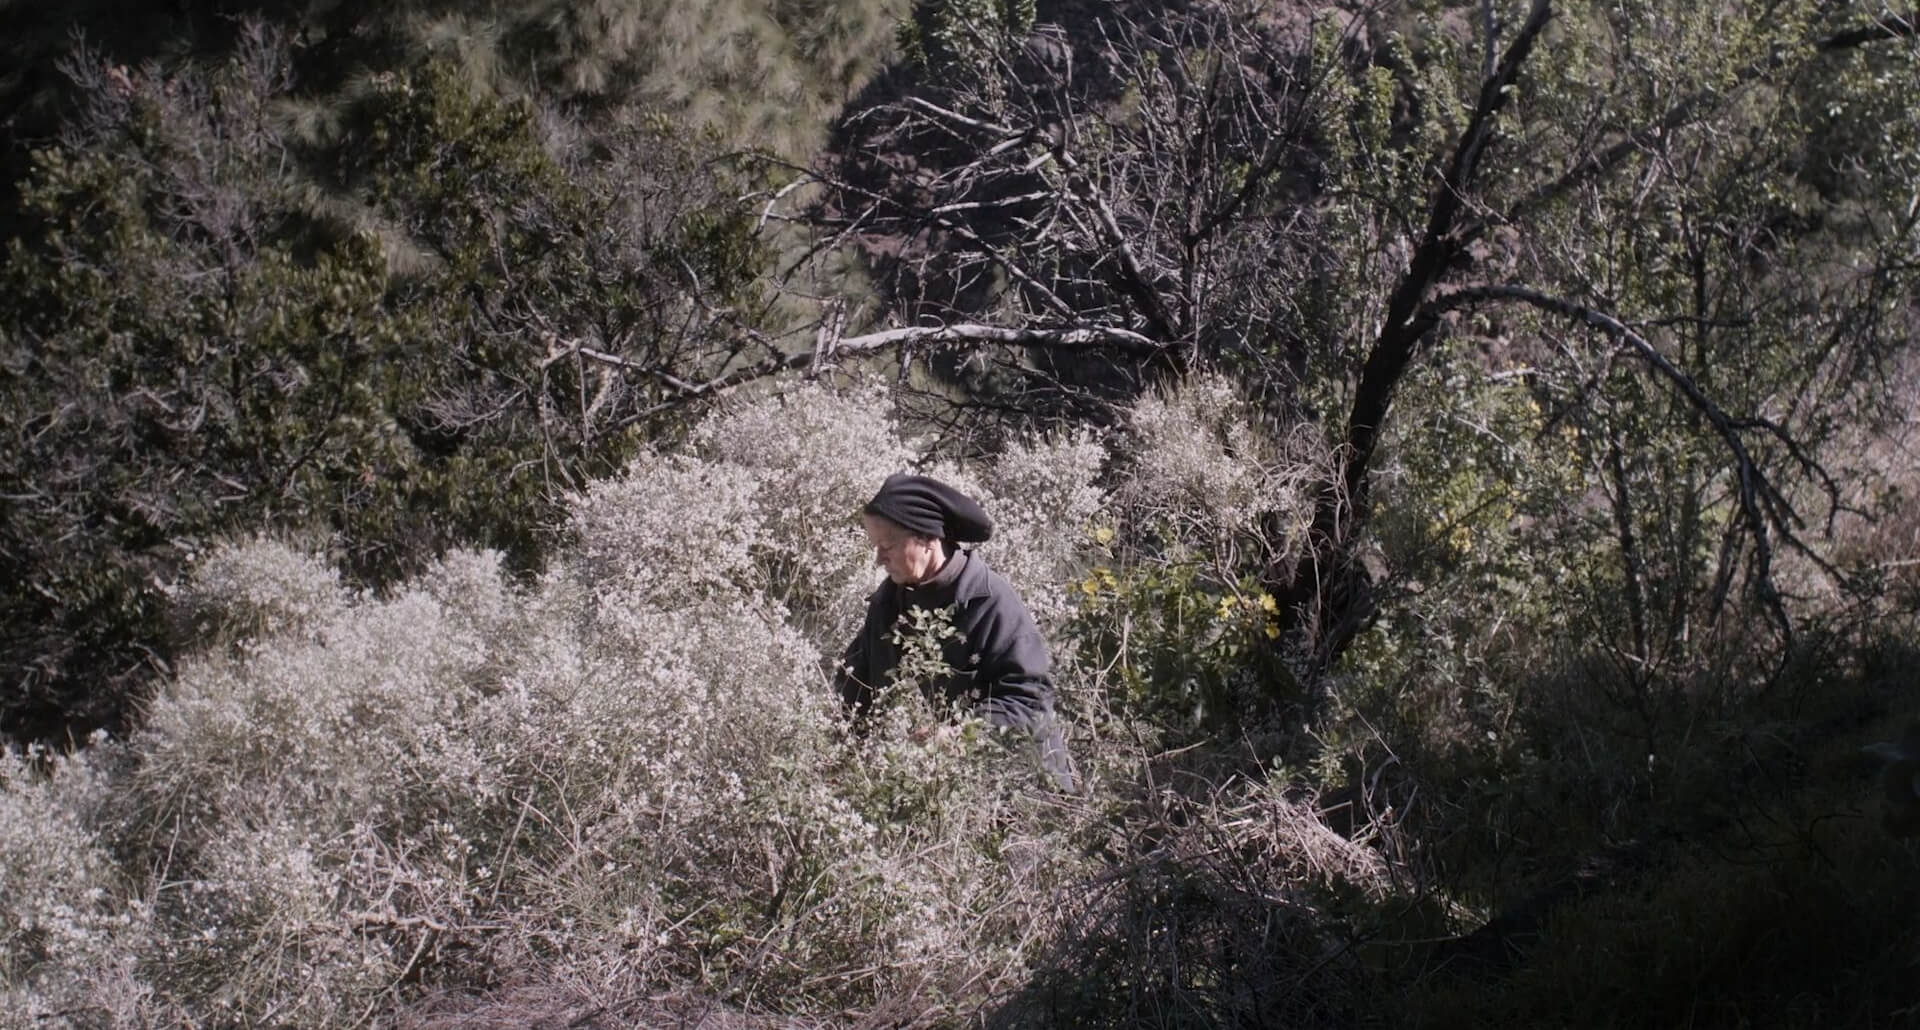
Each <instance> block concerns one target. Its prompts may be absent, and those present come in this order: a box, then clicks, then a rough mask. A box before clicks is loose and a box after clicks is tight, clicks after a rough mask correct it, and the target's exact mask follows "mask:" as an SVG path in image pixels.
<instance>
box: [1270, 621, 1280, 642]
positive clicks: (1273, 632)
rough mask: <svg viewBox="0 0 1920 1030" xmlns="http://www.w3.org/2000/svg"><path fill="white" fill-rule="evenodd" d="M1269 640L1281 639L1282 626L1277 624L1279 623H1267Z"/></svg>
mask: <svg viewBox="0 0 1920 1030" xmlns="http://www.w3.org/2000/svg"><path fill="white" fill-rule="evenodd" d="M1267 639H1268V640H1278V639H1280V624H1279V623H1277V622H1269V623H1267Z"/></svg>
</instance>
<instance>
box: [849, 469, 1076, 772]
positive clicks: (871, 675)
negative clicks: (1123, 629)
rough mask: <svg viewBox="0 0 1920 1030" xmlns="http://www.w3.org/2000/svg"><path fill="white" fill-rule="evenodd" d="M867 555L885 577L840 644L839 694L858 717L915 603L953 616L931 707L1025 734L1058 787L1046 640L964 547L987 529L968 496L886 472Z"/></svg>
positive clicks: (892, 660)
mask: <svg viewBox="0 0 1920 1030" xmlns="http://www.w3.org/2000/svg"><path fill="white" fill-rule="evenodd" d="M861 521H862V523H863V524H864V525H865V527H866V531H867V539H868V541H869V542H870V543H872V545H873V551H874V561H875V563H876V564H878V565H880V566H882V567H884V568H885V569H886V570H887V581H886V582H884V583H882V584H880V587H879V589H877V590H875V591H874V592H873V596H872V597H870V598H868V600H867V618H866V622H865V624H864V625H862V626H861V627H860V632H859V633H858V634H857V635H856V636H855V637H854V638H853V643H851V644H850V645H848V647H847V656H846V662H845V664H844V666H843V668H842V670H841V673H840V677H839V684H838V685H839V688H840V696H841V697H842V698H844V699H845V700H846V702H847V704H848V706H849V707H850V708H852V709H853V710H854V712H855V713H856V714H857V715H864V714H865V713H866V712H867V711H868V709H870V708H871V707H872V705H873V695H874V690H875V689H876V688H878V687H882V686H885V685H886V684H887V683H888V682H889V681H890V680H891V679H892V677H893V673H894V671H895V670H896V669H897V668H898V667H899V664H900V658H901V654H900V645H899V643H898V638H897V635H896V634H897V632H898V630H899V629H900V628H901V626H902V625H903V619H904V618H905V617H907V616H909V614H910V613H911V612H912V610H914V609H921V610H925V611H929V612H940V611H946V612H949V613H950V614H951V617H952V620H953V628H954V629H955V630H956V631H957V632H956V633H954V634H953V635H951V636H949V637H947V638H946V639H945V640H943V641H942V642H941V652H942V653H941V657H942V658H943V659H944V660H945V662H946V665H947V668H948V670H949V674H948V675H947V676H946V678H945V680H944V682H923V683H921V684H920V691H921V693H922V694H923V695H924V696H925V697H926V698H927V700H928V701H929V702H931V703H933V704H934V705H935V706H937V707H943V708H947V709H952V708H964V709H970V710H972V711H973V712H975V713H977V714H978V715H979V716H980V717H981V718H983V719H985V720H986V721H987V722H989V723H991V724H993V725H994V726H999V727H1005V728H1008V729H1015V730H1020V731H1022V732H1025V733H1028V734H1031V735H1032V736H1033V738H1034V740H1035V741H1036V742H1037V743H1038V745H1039V748H1040V762H1041V765H1042V766H1043V767H1044V768H1045V769H1046V770H1047V772H1048V773H1049V774H1050V775H1051V776H1052V777H1053V779H1054V782H1055V783H1056V784H1058V785H1059V786H1060V787H1062V788H1063V789H1071V788H1072V786H1073V773H1072V767H1071V763H1070V762H1069V761H1068V758H1067V753H1066V746H1065V743H1064V741H1063V740H1062V738H1061V733H1060V728H1059V724H1058V722H1057V721H1056V720H1055V718H1054V714H1053V681H1052V680H1050V679H1048V678H1047V665H1048V658H1047V644H1046V641H1045V640H1043V639H1041V637H1040V628H1039V627H1038V626H1036V625H1034V622H1033V616H1032V615H1030V614H1028V612H1027V606H1026V605H1024V604H1022V603H1021V602H1020V597H1019V595H1018V594H1015V593H1014V591H1013V587H1012V585H1010V584H1009V583H1008V582H1007V580H1006V577H1004V576H1002V575H1000V574H999V573H997V572H995V571H993V570H992V569H990V568H988V567H987V563H986V561H985V560H984V559H982V558H981V557H979V556H978V555H976V554H974V553H973V552H972V551H969V550H963V549H961V547H960V545H961V544H966V543H981V542H984V541H985V540H987V539H988V538H989V537H991V536H992V535H993V521H992V520H991V519H989V518H988V517H987V513H986V512H985V511H984V510H982V509H981V507H980V505H979V503H978V502H977V501H975V500H974V499H973V498H971V497H968V496H967V495H965V494H963V493H961V492H960V491H958V490H955V489H954V488H953V487H950V486H948V485H947V484H945V483H942V482H940V481H939V480H937V479H932V478H929V477H927V476H913V475H907V474H904V473H900V474H896V475H892V476H888V477H887V481H886V482H885V483H883V484H882V485H881V487H880V492H879V493H877V494H875V495H874V497H873V500H871V501H868V502H867V505H866V507H865V508H864V509H863V510H862V512H861Z"/></svg>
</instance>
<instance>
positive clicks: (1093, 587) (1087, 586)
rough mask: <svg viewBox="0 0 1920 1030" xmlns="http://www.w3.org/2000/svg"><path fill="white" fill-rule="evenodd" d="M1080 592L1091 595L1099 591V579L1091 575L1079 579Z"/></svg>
mask: <svg viewBox="0 0 1920 1030" xmlns="http://www.w3.org/2000/svg"><path fill="white" fill-rule="evenodd" d="M1080 592H1081V593H1083V594H1085V595H1087V596H1088V597H1092V596H1093V595H1095V594H1097V593H1099V592H1100V581H1099V580H1097V579H1094V578H1093V577H1092V576H1088V577H1087V578H1086V579H1084V580H1081V581H1080Z"/></svg>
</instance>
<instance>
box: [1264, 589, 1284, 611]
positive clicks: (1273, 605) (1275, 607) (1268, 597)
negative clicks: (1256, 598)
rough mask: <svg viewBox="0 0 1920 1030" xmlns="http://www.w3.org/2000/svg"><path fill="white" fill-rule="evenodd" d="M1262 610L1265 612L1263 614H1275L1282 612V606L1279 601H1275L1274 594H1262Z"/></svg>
mask: <svg viewBox="0 0 1920 1030" xmlns="http://www.w3.org/2000/svg"><path fill="white" fill-rule="evenodd" d="M1260 610H1261V611H1263V612H1275V611H1279V610H1280V604H1279V602H1277V601H1275V600H1274V599H1273V595H1272V594H1268V593H1262V594H1261V595H1260Z"/></svg>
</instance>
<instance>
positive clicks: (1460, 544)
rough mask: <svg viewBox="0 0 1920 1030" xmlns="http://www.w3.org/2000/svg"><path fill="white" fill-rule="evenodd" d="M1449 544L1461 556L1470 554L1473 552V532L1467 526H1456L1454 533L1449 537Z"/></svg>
mask: <svg viewBox="0 0 1920 1030" xmlns="http://www.w3.org/2000/svg"><path fill="white" fill-rule="evenodd" d="M1447 542H1448V543H1450V544H1452V545H1453V549H1454V550H1456V551H1458V552H1460V553H1461V554H1467V553H1470V552H1471V551H1472V550H1473V530H1471V529H1468V528H1467V527H1465V526H1455V527H1453V533H1452V534H1451V535H1450V536H1448V537H1447Z"/></svg>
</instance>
